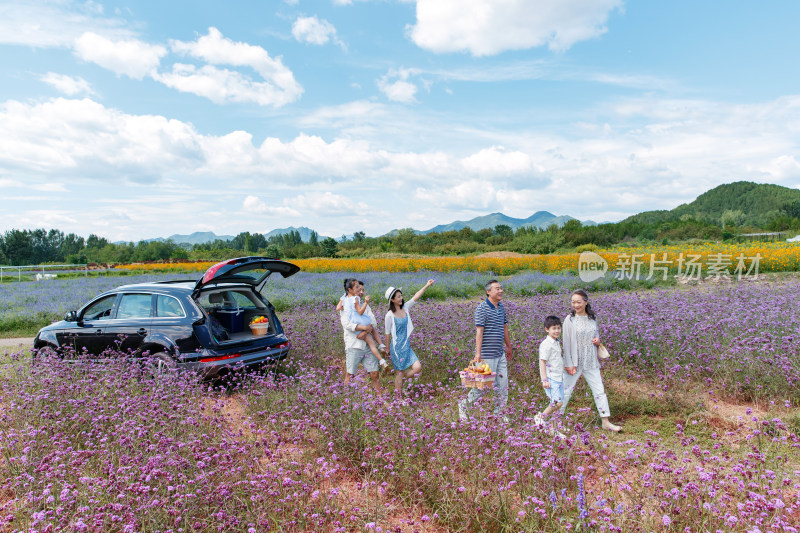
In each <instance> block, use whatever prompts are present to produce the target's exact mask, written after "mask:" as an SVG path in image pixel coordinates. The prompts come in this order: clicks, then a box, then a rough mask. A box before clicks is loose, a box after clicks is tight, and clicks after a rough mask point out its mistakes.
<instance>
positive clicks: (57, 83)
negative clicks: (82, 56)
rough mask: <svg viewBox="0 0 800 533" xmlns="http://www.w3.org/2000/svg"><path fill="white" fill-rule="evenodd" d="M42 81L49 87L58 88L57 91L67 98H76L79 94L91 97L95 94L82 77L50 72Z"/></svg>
mask: <svg viewBox="0 0 800 533" xmlns="http://www.w3.org/2000/svg"><path fill="white" fill-rule="evenodd" d="M39 79H41V80H42V81H43V82H45V83H46V84H48V85H51V86H53V87H55V88H56V90H58V91H60V92H62V93H64V94H66V95H67V96H75V95H79V94H84V95H91V94H94V91H92V87H91V85H89V82H88V81H86V80H85V79H83V78H81V77H80V76H67V75H66V74H57V73H55V72H48V73H47V74H45V75H44V76H42V77H41V78H39Z"/></svg>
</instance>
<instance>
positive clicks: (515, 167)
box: [461, 146, 533, 177]
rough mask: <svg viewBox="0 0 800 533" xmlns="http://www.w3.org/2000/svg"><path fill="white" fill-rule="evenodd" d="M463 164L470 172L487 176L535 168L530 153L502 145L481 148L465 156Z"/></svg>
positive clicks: (523, 171) (504, 175) (516, 172)
mask: <svg viewBox="0 0 800 533" xmlns="http://www.w3.org/2000/svg"><path fill="white" fill-rule="evenodd" d="M461 164H462V165H463V167H464V170H465V171H467V172H469V173H470V174H473V175H478V176H485V177H509V176H514V175H518V174H523V173H526V172H530V171H531V170H532V169H533V162H532V161H531V157H530V156H529V155H528V154H526V153H524V152H520V151H516V150H515V151H511V150H506V149H505V148H503V147H502V146H492V147H491V148H485V149H483V150H480V151H478V152H477V153H474V154H472V155H470V156H468V157H465V158H463V159H462V160H461Z"/></svg>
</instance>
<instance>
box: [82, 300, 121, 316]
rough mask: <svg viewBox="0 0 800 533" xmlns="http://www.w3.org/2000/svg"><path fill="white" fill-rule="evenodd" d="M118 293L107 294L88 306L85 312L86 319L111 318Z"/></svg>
mask: <svg viewBox="0 0 800 533" xmlns="http://www.w3.org/2000/svg"><path fill="white" fill-rule="evenodd" d="M116 298H117V295H116V294H112V295H111V296H106V297H105V298H102V299H100V300H97V301H96V302H95V303H93V304H92V305H90V306H89V307H87V308H86V310H85V311H84V312H83V319H84V320H108V319H109V318H111V308H112V307H114V300H115V299H116Z"/></svg>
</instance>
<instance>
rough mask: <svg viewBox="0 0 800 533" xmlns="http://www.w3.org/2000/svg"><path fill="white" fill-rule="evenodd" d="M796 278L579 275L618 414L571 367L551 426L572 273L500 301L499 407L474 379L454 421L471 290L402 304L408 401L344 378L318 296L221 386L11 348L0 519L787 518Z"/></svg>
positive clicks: (274, 523)
mask: <svg viewBox="0 0 800 533" xmlns="http://www.w3.org/2000/svg"><path fill="white" fill-rule="evenodd" d="M365 281H366V280H365ZM368 284H369V281H368ZM413 285H414V282H413V281H412V282H410V286H413ZM798 291H800V282H798V281H794V280H789V281H781V282H775V283H738V284H737V283H730V284H721V285H718V286H703V287H693V288H690V287H681V288H670V289H662V290H648V291H618V292H607V293H597V294H593V295H592V305H593V307H594V308H595V310H596V311H597V313H598V320H599V322H600V331H601V336H602V337H603V340H604V343H605V344H606V346H607V347H608V348H609V350H610V352H611V353H612V358H611V359H610V360H609V361H608V362H605V363H603V377H604V381H605V384H606V389H607V392H608V395H609V400H610V403H611V411H612V420H614V421H617V422H620V423H621V424H622V425H623V427H624V431H623V433H620V434H610V433H606V432H603V431H602V430H600V429H599V428H598V427H597V425H598V419H597V418H596V415H595V413H594V406H593V402H592V399H591V396H590V394H589V393H588V389H587V388H586V387H582V388H579V389H577V390H576V394H575V395H574V396H573V401H572V402H571V403H570V407H569V410H568V416H567V418H566V419H564V420H563V421H562V422H561V424H562V426H563V430H564V431H565V432H566V434H567V440H565V441H561V440H558V439H554V438H553V437H552V436H550V435H548V434H546V433H545V432H542V431H540V430H538V429H536V427H535V426H534V424H533V422H532V419H533V416H534V415H535V414H536V413H538V412H539V411H540V410H541V409H542V407H543V406H544V404H545V397H544V394H543V392H542V390H541V388H540V387H541V386H540V385H539V376H538V370H537V368H536V354H537V349H538V342H539V341H540V340H541V339H542V338H543V337H544V331H543V327H542V325H541V322H542V320H543V318H544V316H545V315H548V314H556V315H559V316H564V315H565V314H566V312H567V310H568V305H567V302H568V296H567V295H566V294H544V295H534V296H528V297H515V296H510V295H507V298H506V300H505V301H504V304H505V306H506V308H507V310H508V313H509V317H510V320H511V331H512V339H513V344H514V346H515V353H514V355H513V358H512V359H510V364H509V372H510V378H511V382H512V384H511V391H510V397H509V411H508V416H509V418H510V423H508V424H505V423H503V422H502V421H501V420H499V419H494V418H492V417H491V416H489V414H490V412H491V407H492V405H491V404H492V402H491V399H490V398H489V399H488V401H485V402H484V403H483V404H480V405H479V408H478V409H477V410H476V412H474V413H473V418H472V419H471V421H470V422H469V423H466V424H462V423H460V422H459V420H458V414H457V412H456V402H457V401H458V400H459V399H461V398H463V397H464V396H465V394H466V390H465V389H464V388H462V387H461V385H460V382H459V381H458V376H457V371H458V370H459V369H460V368H463V367H464V366H465V365H466V363H467V361H468V359H469V357H470V356H471V354H472V351H473V350H474V327H473V325H472V310H473V309H474V306H475V305H476V303H477V302H478V301H479V299H478V298H477V297H473V298H472V299H465V298H459V299H447V300H427V301H425V302H423V303H421V304H420V305H418V306H417V307H415V308H414V322H415V326H416V329H415V332H414V335H413V337H412V346H413V347H414V349H415V351H416V353H417V354H418V355H419V357H420V360H421V361H422V364H423V373H422V376H421V377H420V378H418V379H415V380H412V381H410V382H407V384H406V389H405V391H406V394H407V400H408V401H407V402H406V403H400V402H393V401H391V397H390V395H389V394H388V393H387V394H386V395H385V397H379V396H376V395H375V394H374V393H372V392H370V391H369V390H368V388H367V387H366V384H365V382H364V380H363V379H357V380H356V381H355V383H354V384H352V385H351V386H345V385H344V384H343V383H342V371H343V346H342V336H341V330H340V326H339V324H338V320H337V318H336V315H335V313H334V311H333V309H332V306H331V305H330V303H328V302H323V303H316V304H311V303H298V304H297V305H295V306H294V307H292V308H290V309H286V310H284V311H283V312H282V313H281V315H280V316H281V319H282V322H283V324H284V326H285V328H286V329H287V333H288V335H289V338H290V339H291V340H292V345H293V351H292V355H291V361H290V362H288V363H286V364H284V365H282V366H281V368H279V369H278V371H277V372H266V373H264V374H251V375H246V376H237V378H236V379H235V380H234V381H233V382H231V383H228V384H227V388H226V389H225V390H220V389H212V388H211V386H210V384H208V383H206V384H201V383H198V382H197V381H196V380H194V379H192V376H186V375H177V376H168V377H166V378H161V379H158V380H153V379H152V378H150V377H148V376H145V375H142V374H141V373H140V372H139V371H138V370H137V368H136V367H134V366H131V365H129V364H126V363H124V362H122V361H113V362H112V361H110V362H109V363H108V364H105V365H97V364H91V363H88V362H79V363H72V364H65V363H63V362H60V361H42V362H38V363H37V364H35V365H33V366H32V365H31V364H30V357H29V356H28V355H27V354H11V355H10V356H7V357H6V358H5V361H6V364H5V365H3V366H2V367H0V372H2V373H3V375H4V379H3V380H2V381H0V414H2V416H1V417H0V449H1V450H2V453H0V524H2V526H0V530H4V531H5V530H8V531H175V532H177V531H409V532H410V531H465V532H466V531H497V532H500V531H568V530H576V531H584V530H591V531H763V532H767V531H797V527H798V526H797V524H798V523H800V500H799V499H798V491H800V454H798V447H799V446H800V441H799V440H798V436H797V434H798V432H800V417H799V416H798V406H800V393H798V386H797V385H798V379H800V351H799V350H798V346H799V345H800V343H798V335H800V333H799V332H798V326H800V317H798V311H797V306H796V305H795V304H794V302H793V298H794V295H796V294H797V293H798ZM373 307H374V308H375V312H376V315H378V316H379V317H380V316H381V315H382V314H383V313H384V312H385V311H386V306H384V305H383V304H382V303H377V304H375V305H374V306H373ZM362 377H363V376H362ZM390 381H391V376H388V375H387V376H384V377H383V378H382V384H383V385H384V386H385V387H386V389H387V391H388V390H389V385H390Z"/></svg>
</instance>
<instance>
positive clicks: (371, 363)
mask: <svg viewBox="0 0 800 533" xmlns="http://www.w3.org/2000/svg"><path fill="white" fill-rule="evenodd" d="M344 287H345V291H347V295H349V296H358V297H359V299H360V297H363V294H364V284H363V283H361V282H360V281H358V280H356V279H352V278H348V279H346V280H345V282H344ZM336 310H337V311H338V312H339V320H340V322H341V324H342V330H343V332H344V348H345V367H346V373H345V377H344V381H345V383H349V382H350V380H351V379H352V378H353V376H355V374H356V372H357V371H358V365H359V364H361V365H363V366H364V370H366V371H367V372H368V373H369V378H370V382H371V383H370V384H371V386H372V387H373V388H374V389H375V390H377V391H379V390H380V384H379V382H378V378H379V375H380V374H379V369H380V367H381V366H383V367H386V364H387V363H386V360H385V359H384V358H383V357H381V355H380V353H379V352H378V350H377V348H376V346H375V343H370V344H367V342H366V340H365V339H364V338H362V337H372V336H373V334H374V337H375V338H377V340H378V343H380V337H379V336H378V333H377V324H378V321H377V320H376V318H375V314H374V313H373V312H372V309H371V308H370V307H369V305H367V306H366V309H364V310H363V312H362V313H360V314H361V315H362V316H365V317H368V318H369V325H362V324H358V323H356V322H352V321H351V314H350V313H349V312H348V310H346V309H345V306H344V305H343V301H342V300H340V302H339V304H338V305H337V306H336ZM364 333H366V335H364ZM379 348H380V349H385V346H384V345H383V344H380V346H379ZM375 353H377V355H374V354H375ZM381 363H382V364H381Z"/></svg>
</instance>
